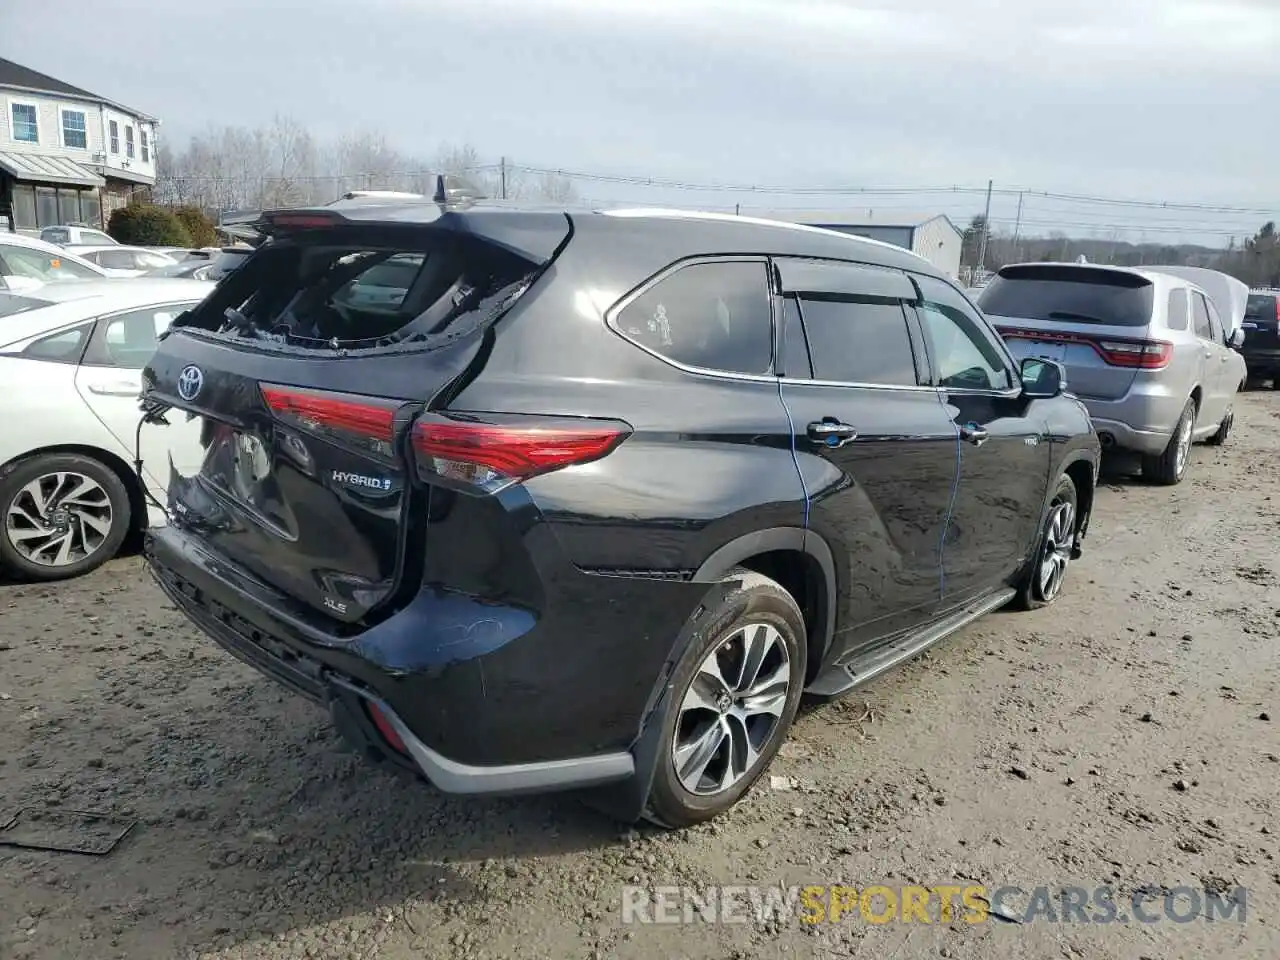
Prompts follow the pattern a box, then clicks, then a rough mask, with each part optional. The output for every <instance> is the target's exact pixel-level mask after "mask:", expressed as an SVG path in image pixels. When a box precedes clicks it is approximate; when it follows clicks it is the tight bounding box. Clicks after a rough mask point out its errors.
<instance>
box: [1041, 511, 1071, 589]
mask: <svg viewBox="0 0 1280 960" xmlns="http://www.w3.org/2000/svg"><path fill="white" fill-rule="evenodd" d="M1075 522H1076V508H1075V505H1074V504H1072V503H1071V501H1069V500H1063V501H1060V502H1058V503H1055V504H1054V505H1053V509H1052V510H1051V511H1050V513H1049V523H1048V526H1047V528H1046V530H1045V535H1044V552H1043V553H1042V554H1041V558H1040V570H1039V573H1038V575H1037V582H1036V586H1037V587H1038V590H1037V592H1038V593H1039V594H1040V599H1041V600H1043V601H1044V602H1045V603H1048V602H1049V601H1051V600H1053V598H1054V597H1056V596H1057V595H1058V592H1059V591H1060V590H1061V589H1062V584H1063V581H1064V580H1066V577H1067V567H1068V565H1070V563H1071V551H1072V549H1073V548H1074V547H1075V540H1076V534H1075Z"/></svg>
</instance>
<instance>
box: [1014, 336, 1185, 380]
mask: <svg viewBox="0 0 1280 960" xmlns="http://www.w3.org/2000/svg"><path fill="white" fill-rule="evenodd" d="M996 331H997V332H998V333H999V334H1000V336H1001V337H1003V338H1004V339H1006V340H1036V341H1039V342H1041V343H1067V344H1072V343H1078V344H1081V345H1082V346H1086V347H1090V348H1092V349H1093V350H1094V352H1095V353H1097V354H1098V356H1100V357H1101V358H1102V359H1103V360H1104V361H1105V362H1107V363H1109V364H1111V365H1112V366H1113V367H1132V368H1134V369H1136V370H1163V369H1164V368H1165V367H1166V366H1168V364H1169V361H1170V360H1171V359H1172V358H1173V344H1172V343H1168V342H1166V341H1164V340H1115V339H1105V338H1094V337H1090V336H1086V335H1085V334H1082V333H1059V332H1057V331H1051V330H1024V329H1022V328H1020V327H999V326H998V327H996Z"/></svg>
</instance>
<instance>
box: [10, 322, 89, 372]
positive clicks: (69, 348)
mask: <svg viewBox="0 0 1280 960" xmlns="http://www.w3.org/2000/svg"><path fill="white" fill-rule="evenodd" d="M92 331H93V324H92V323H82V324H81V325H80V326H78V327H72V328H71V329H70V330H62V331H60V332H58V333H51V334H49V336H47V337H41V338H40V339H39V340H35V341H32V342H31V343H29V344H27V346H26V348H25V349H24V350H23V351H22V355H23V356H24V357H31V358H33V359H35V360H52V361H54V362H56V363H79V362H80V355H81V354H83V353H84V348H85V344H86V343H88V341H89V334H90V333H91V332H92Z"/></svg>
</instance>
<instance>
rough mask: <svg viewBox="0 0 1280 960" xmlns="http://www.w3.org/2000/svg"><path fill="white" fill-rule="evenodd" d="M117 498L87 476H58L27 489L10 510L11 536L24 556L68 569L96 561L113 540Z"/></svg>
mask: <svg viewBox="0 0 1280 960" xmlns="http://www.w3.org/2000/svg"><path fill="white" fill-rule="evenodd" d="M113 513H114V511H113V510H112V507H111V497H110V496H109V495H108V493H107V491H106V490H104V489H103V487H102V485H101V484H100V483H98V481H96V480H94V479H93V478H92V477H88V476H85V475H84V474H82V473H73V472H58V473H48V474H43V475H41V476H38V477H36V478H35V479H33V480H31V481H30V482H28V483H26V484H24V485H23V486H22V487H20V488H19V489H18V491H17V494H16V495H15V496H14V497H12V498H11V499H10V501H9V504H8V506H7V508H6V509H5V529H4V532H5V537H6V538H7V539H8V541H9V543H10V544H12V546H13V549H14V550H15V551H16V552H17V553H18V555H19V556H21V557H23V558H24V559H25V560H27V561H29V562H30V563H33V564H37V565H39V566H46V567H67V566H71V565H72V564H75V563H79V562H80V561H82V560H84V559H86V558H87V557H89V556H92V555H93V554H94V553H96V552H97V551H98V550H99V549H101V547H102V545H103V544H104V543H106V542H107V540H108V538H109V537H110V536H111V526H112V521H113V519H114V518H113Z"/></svg>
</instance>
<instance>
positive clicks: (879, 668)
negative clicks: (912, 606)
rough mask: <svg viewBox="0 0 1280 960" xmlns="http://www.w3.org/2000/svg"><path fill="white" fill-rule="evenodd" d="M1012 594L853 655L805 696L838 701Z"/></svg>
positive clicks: (1006, 591)
mask: <svg viewBox="0 0 1280 960" xmlns="http://www.w3.org/2000/svg"><path fill="white" fill-rule="evenodd" d="M1015 593H1017V591H1016V590H1014V589H1012V588H1011V587H1009V588H1005V589H1004V590H1001V591H1000V592H998V593H994V594H992V595H991V596H989V597H986V598H984V599H983V600H981V601H979V602H977V603H975V604H973V605H971V606H968V607H965V608H963V609H961V610H957V611H956V612H955V613H953V614H950V615H949V616H947V617H945V618H944V619H942V620H939V621H937V622H936V623H933V624H930V625H929V626H928V627H926V628H925V629H924V630H923V631H921V632H920V633H911V634H907V635H906V636H904V637H899V638H898V639H896V640H891V641H890V642H888V643H886V644H884V645H882V646H878V647H875V648H873V649H871V650H867V651H865V652H863V653H861V654H855V655H854V656H852V657H850V658H849V659H848V660H846V661H844V662H843V663H836V664H833V665H831V666H829V667H827V668H826V669H825V670H823V671H822V672H821V673H820V674H818V676H817V677H816V678H814V681H813V683H811V684H809V686H808V687H806V688H805V691H804V692H805V693H806V694H808V695H810V696H813V697H838V696H841V695H842V694H845V693H848V692H849V691H850V690H852V689H854V688H855V687H860V686H862V685H863V684H864V683H870V682H871V681H872V680H874V679H875V678H876V677H878V676H880V675H881V674H882V673H885V672H887V671H889V670H892V669H893V668H894V667H896V666H898V665H899V664H901V663H904V662H906V661H907V660H910V659H911V658H912V657H915V656H918V655H919V654H921V653H924V651H926V650H928V649H929V648H930V647H932V646H933V645H934V644H935V643H937V642H938V641H939V640H944V639H946V638H947V637H949V636H950V635H951V634H953V633H955V632H956V631H957V630H959V629H961V628H962V627H967V626H968V625H969V624H971V623H973V621H975V620H977V619H978V618H979V617H982V616H984V615H986V614H988V613H990V612H991V611H992V610H995V609H997V608H999V607H1003V606H1004V605H1005V604H1006V603H1008V602H1009V601H1010V600H1012V599H1013V597H1014V594H1015Z"/></svg>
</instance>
